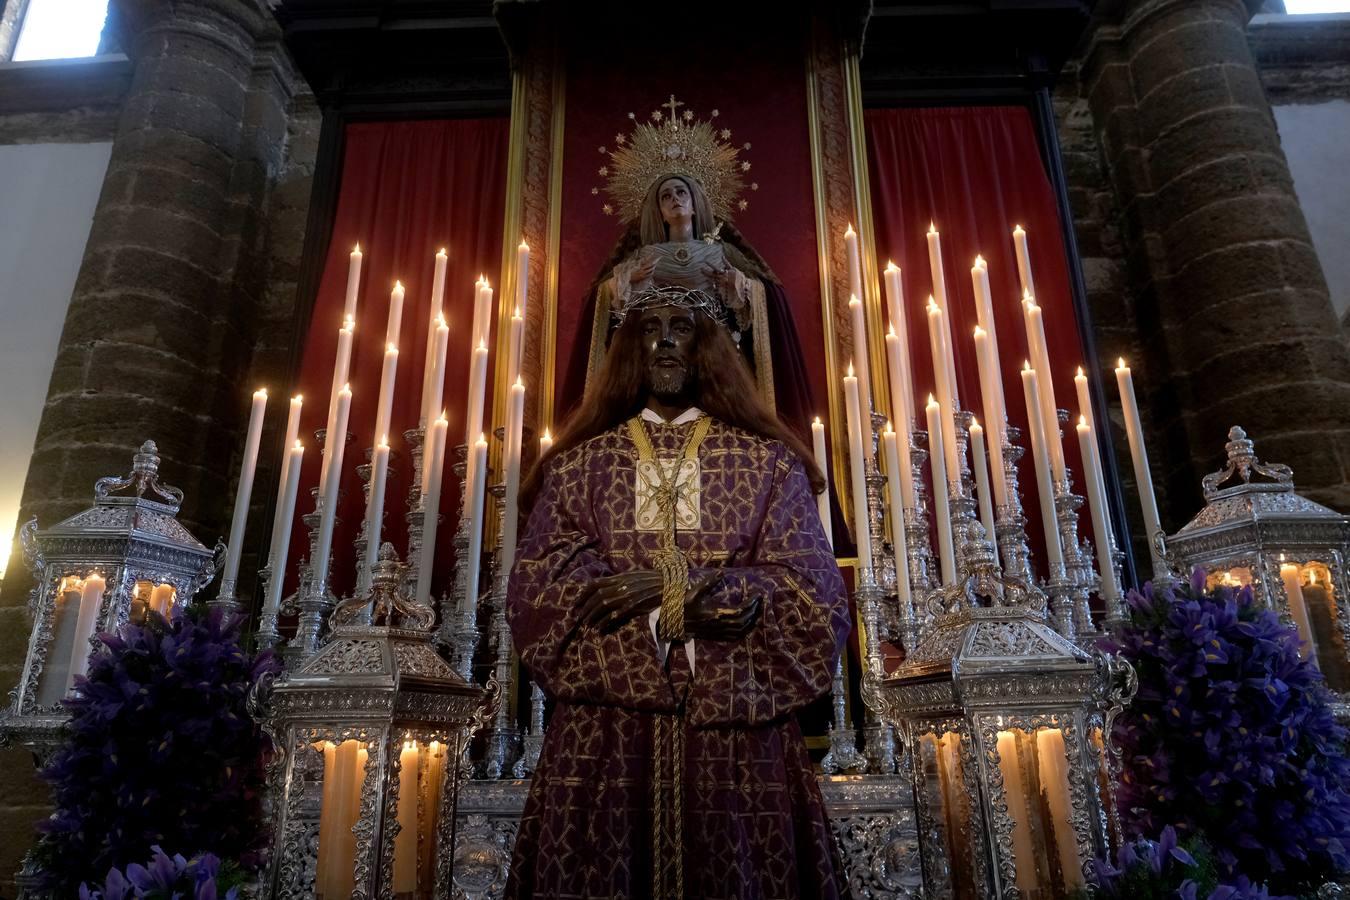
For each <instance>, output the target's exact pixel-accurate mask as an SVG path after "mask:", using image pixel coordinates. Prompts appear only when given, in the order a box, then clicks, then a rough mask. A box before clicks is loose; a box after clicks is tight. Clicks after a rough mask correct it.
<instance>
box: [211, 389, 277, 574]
mask: <svg viewBox="0 0 1350 900" xmlns="http://www.w3.org/2000/svg"><path fill="white" fill-rule="evenodd" d="M265 412H267V389H266V388H259V389H258V390H256V391H254V392H253V408H252V409H251V410H250V411H249V416H248V433H247V435H246V436H245V437H244V460H243V463H242V464H241V465H240V467H239V488H238V490H236V491H235V494H234V516H233V517H232V518H231V519H230V540H229V543H228V545H227V549H226V551H225V571H224V573H222V575H221V578H220V595H221V596H222V597H231V598H232V597H234V588H235V583H236V582H237V581H238V579H239V554H240V551H241V550H242V549H243V547H244V525H245V522H246V520H247V519H248V501H249V498H250V497H251V496H252V495H253V473H254V472H255V471H256V470H257V467H258V442H259V441H260V440H261V439H262V425H263V414H264V413H265Z"/></svg>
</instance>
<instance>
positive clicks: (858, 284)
mask: <svg viewBox="0 0 1350 900" xmlns="http://www.w3.org/2000/svg"><path fill="white" fill-rule="evenodd" d="M844 249H845V251H846V252H847V253H848V293H849V296H851V297H862V295H863V283H862V257H861V256H860V254H859V253H858V234H857V232H855V231H854V230H853V223H852V222H850V223H849V225H848V227H847V228H845V229H844ZM855 355H856V354H855ZM858 377H859V378H862V369H859V370H858ZM864 380H865V379H864Z"/></svg>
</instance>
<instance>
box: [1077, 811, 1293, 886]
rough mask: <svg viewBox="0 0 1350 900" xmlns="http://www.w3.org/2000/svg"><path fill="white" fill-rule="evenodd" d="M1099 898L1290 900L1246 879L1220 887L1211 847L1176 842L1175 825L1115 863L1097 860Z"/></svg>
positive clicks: (1124, 849) (1125, 850)
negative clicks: (1183, 844) (1272, 893)
mask: <svg viewBox="0 0 1350 900" xmlns="http://www.w3.org/2000/svg"><path fill="white" fill-rule="evenodd" d="M1093 869H1094V877H1093V882H1094V884H1095V885H1096V887H1097V893H1096V895H1095V896H1097V897H1099V898H1102V900H1291V898H1284V897H1273V896H1271V894H1270V892H1269V891H1267V890H1266V888H1264V887H1261V886H1256V885H1253V884H1252V883H1251V882H1250V881H1249V880H1247V878H1246V877H1245V876H1238V877H1237V878H1236V879H1235V880H1234V882H1233V883H1232V884H1219V883H1218V875H1217V873H1216V872H1215V868H1214V863H1213V860H1212V857H1211V854H1210V851H1209V847H1208V845H1206V844H1205V842H1204V841H1203V840H1199V839H1192V840H1190V841H1188V842H1186V845H1185V846H1182V845H1180V844H1178V842H1177V832H1176V829H1174V828H1173V827H1172V826H1171V825H1168V826H1167V827H1166V828H1164V829H1163V830H1162V834H1161V835H1159V836H1158V839H1157V840H1156V841H1151V840H1149V839H1147V838H1141V839H1139V840H1137V841H1135V842H1133V843H1130V844H1126V845H1124V846H1123V847H1121V848H1120V850H1119V852H1117V854H1116V862H1115V865H1111V864H1110V863H1106V862H1103V861H1102V860H1094V861H1093Z"/></svg>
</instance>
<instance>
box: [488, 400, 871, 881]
mask: <svg viewBox="0 0 1350 900" xmlns="http://www.w3.org/2000/svg"><path fill="white" fill-rule="evenodd" d="M693 427H694V426H693V425H692V424H691V425H653V424H650V423H648V425H647V429H648V433H649V434H650V435H651V439H652V444H653V446H654V448H655V450H656V454H657V456H658V457H677V456H678V455H679V452H680V450H681V448H682V447H683V446H684V442H685V439H686V437H687V436H688V434H689V431H690V429H692V428H693ZM636 457H637V453H636V450H635V448H634V446H633V442H632V440H631V438H630V437H629V435H628V434H627V432H626V430H625V429H624V428H623V427H622V426H621V427H619V428H616V429H613V430H611V431H608V432H606V433H604V434H601V435H599V436H597V437H595V438H592V439H591V440H589V441H587V442H586V443H584V444H582V445H580V446H578V447H575V448H573V449H571V450H569V451H567V452H564V453H562V454H560V455H559V456H557V457H556V458H554V459H553V460H552V461H551V462H550V465H549V468H548V471H547V472H546V474H545V478H544V484H543V488H542V490H541V491H540V494H539V497H538V500H537V501H536V503H535V507H534V509H533V510H532V511H531V513H530V516H529V520H528V522H527V524H526V526H525V530H524V535H523V537H522V539H521V543H520V548H519V553H518V556H517V561H516V565H515V569H514V571H513V572H512V575H511V581H510V588H509V593H508V599H507V613H508V617H509V619H510V624H511V633H512V636H513V637H514V639H515V645H516V648H517V649H518V650H519V653H520V657H521V660H522V662H523V663H524V664H525V665H526V667H527V668H528V669H529V671H530V673H531V674H532V675H533V676H534V678H535V679H536V680H537V681H538V683H539V684H540V685H541V686H542V687H543V689H544V691H545V692H547V694H548V695H549V696H550V697H552V698H553V700H554V701H555V707H554V711H553V716H552V718H551V720H550V722H549V726H548V731H547V735H546V737H545V740H544V747H543V753H542V756H541V758H540V762H539V767H538V769H537V770H536V772H535V774H534V778H533V782H532V784H531V787H530V797H529V801H528V803H527V804H526V807H525V813H524V816H523V818H522V819H521V823H520V831H519V833H518V836H517V838H516V846H515V856H514V859H513V861H512V864H511V874H510V879H509V881H508V883H507V890H506V895H507V896H508V897H550V898H583V897H584V898H599V897H643V896H648V895H649V894H650V893H651V884H652V875H651V865H652V812H651V809H652V787H651V773H652V766H653V763H652V760H653V724H654V720H655V718H656V714H662V713H664V714H669V713H673V712H675V711H676V710H677V700H676V693H675V691H674V690H673V689H672V686H671V683H670V679H671V675H670V674H668V673H667V671H666V669H665V668H663V666H662V664H661V662H660V657H659V653H658V649H657V646H656V643H655V641H654V640H653V636H652V631H651V629H650V627H649V624H648V620H647V616H646V615H641V616H638V617H637V618H635V619H633V620H631V621H629V622H628V623H627V624H625V625H624V626H622V627H621V628H619V629H618V630H616V631H615V632H613V633H610V634H600V633H598V632H596V631H593V630H590V629H586V628H580V627H578V625H577V621H576V608H577V603H578V599H579V598H580V596H581V594H582V591H583V589H584V588H585V587H586V585H587V584H588V583H589V582H591V581H592V580H594V579H595V578H598V577H601V576H604V575H610V574H617V573H621V572H627V571H632V570H634V569H650V568H653V563H652V559H653V556H654V555H655V553H656V552H657V550H658V549H659V547H660V541H661V535H660V533H659V532H655V531H643V532H639V531H637V530H635V510H634V506H635V499H634V498H635V487H636V471H635V466H636V463H635V460H636ZM699 459H700V465H701V467H702V473H701V485H702V494H701V498H700V517H699V521H700V529H699V530H698V531H697V532H692V531H689V532H681V533H680V534H679V535H678V538H677V539H678V541H679V545H680V547H681V549H682V550H683V551H684V552H685V554H686V555H687V556H688V558H689V563H690V577H691V579H692V578H697V577H698V576H699V575H700V574H701V573H703V572H704V571H706V569H707V568H708V567H716V568H719V569H721V570H722V571H723V577H722V579H721V581H720V582H719V583H718V585H717V586H716V587H715V588H713V590H714V591H715V592H716V593H717V596H718V599H719V603H720V605H723V606H733V607H734V606H739V605H741V604H744V603H746V602H748V601H749V600H750V598H752V597H754V596H759V597H761V598H762V601H761V602H762V606H761V612H760V615H759V618H758V620H757V622H756V624H755V626H754V627H753V628H752V629H751V631H750V632H749V633H748V634H747V635H746V636H745V637H744V638H741V639H739V640H735V641H712V640H698V641H696V651H695V652H696V659H695V669H694V673H693V677H692V681H691V682H690V684H689V688H688V693H687V696H686V699H685V702H684V706H683V714H684V719H685V729H686V730H685V734H686V738H685V741H686V743H685V758H684V765H683V771H684V827H683V844H684V847H683V858H684V867H683V871H684V886H685V896H687V897H700V898H733V897H735V898H798V897H801V898H808V897H809V898H830V897H840V896H844V895H845V894H846V891H847V887H846V884H845V879H844V875H843V872H842V869H841V867H840V865H839V861H838V859H837V856H836V853H835V850H834V844H833V842H832V840H831V837H830V830H829V825H828V823H827V822H826V819H825V811H824V808H823V805H822V802H821V798H820V793H819V790H818V788H817V786H816V776H815V772H814V769H813V766H812V764H811V761H810V759H809V757H808V755H807V751H806V747H805V744H804V743H803V741H802V737H801V732H800V730H799V729H798V727H797V723H796V721H795V719H794V713H795V712H796V711H797V710H799V709H801V708H802V707H803V706H805V705H806V704H808V703H810V702H811V701H812V700H815V699H816V698H817V697H819V696H820V695H822V694H823V693H825V692H826V691H828V690H829V686H830V679H831V673H832V668H833V664H834V660H835V658H836V656H837V655H838V653H839V650H840V647H841V645H842V643H843V641H844V638H845V636H846V635H847V633H848V629H849V619H848V603H847V597H846V595H845V592H844V586H843V581H842V579H841V577H840V575H839V569H838V567H837V566H836V564H835V561H834V556H833V554H832V553H831V551H830V547H829V544H828V542H827V540H826V538H825V534H824V531H823V530H822V528H821V525H820V519H819V516H818V515H817V512H816V503H815V497H814V496H813V494H812V493H811V489H810V484H809V482H808V480H807V477H806V472H805V470H804V468H803V467H802V464H801V462H800V461H798V460H797V459H796V457H795V456H794V455H793V454H792V452H791V451H790V450H789V449H788V448H787V447H786V446H785V445H783V444H782V443H780V442H778V441H773V440H768V439H765V438H763V437H760V436H757V435H754V434H751V433H749V432H746V431H743V430H741V429H737V428H732V427H729V426H726V425H723V424H722V423H714V425H713V427H712V429H711V431H710V433H709V434H708V436H707V438H706V439H705V441H704V442H703V445H702V448H701V450H700V453H699ZM677 652H678V651H677Z"/></svg>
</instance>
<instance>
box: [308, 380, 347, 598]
mask: <svg viewBox="0 0 1350 900" xmlns="http://www.w3.org/2000/svg"><path fill="white" fill-rule="evenodd" d="M337 397H338V401H337V408H336V410H335V413H336V414H335V417H334V425H333V427H334V428H335V429H336V430H335V431H329V432H328V440H327V446H326V447H325V450H326V451H327V452H326V453H325V454H324V461H325V462H329V461H330V460H331V464H330V465H329V467H328V477H327V478H326V479H325V480H324V482H323V494H322V498H323V503H322V504H321V505H320V507H319V538H318V543H317V544H315V547H314V567H313V568H314V590H315V592H316V593H319V595H320V597H322V592H323V591H324V590H326V589H327V584H328V557H329V555H330V554H331V553H332V550H333V524H334V520H335V518H336V516H337V501H338V488H339V487H340V486H341V484H342V458H343V456H345V455H346V452H347V442H346V441H345V440H336V441H335V440H334V439H333V436H334V435H335V434H341V435H346V434H347V420H348V418H350V416H351V411H352V388H351V385H349V384H344V385H343V386H342V390H340V391H338V395H337Z"/></svg>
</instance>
